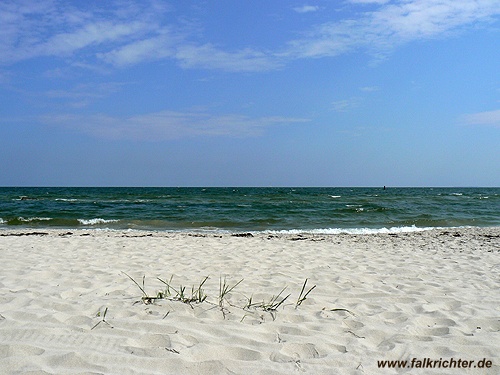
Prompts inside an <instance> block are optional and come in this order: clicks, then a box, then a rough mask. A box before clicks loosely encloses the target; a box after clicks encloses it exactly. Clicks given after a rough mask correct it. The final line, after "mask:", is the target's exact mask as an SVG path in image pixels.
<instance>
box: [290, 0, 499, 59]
mask: <svg viewBox="0 0 500 375" xmlns="http://www.w3.org/2000/svg"><path fill="white" fill-rule="evenodd" d="M377 3H378V7H377V9H376V10H374V11H370V12H365V13H363V14H362V16H361V17H360V18H356V19H344V20H340V21H338V22H329V23H324V24H321V25H319V26H316V27H315V28H313V29H312V30H311V31H309V33H307V34H306V35H305V36H304V37H303V38H300V39H296V40H293V41H291V42H290V43H289V47H290V48H289V50H288V54H289V55H291V56H295V57H302V58H306V57H322V56H337V55H340V54H342V53H345V52H348V51H351V50H353V49H357V48H365V49H368V50H370V51H371V52H372V53H374V54H380V53H382V54H383V53H385V52H386V51H389V50H390V49H392V48H394V47H396V46H398V45H400V44H403V43H407V42H411V41H414V40H418V39H428V38H434V37H441V36H443V35H447V34H448V33H450V32H453V31H456V30H459V29H461V28H464V27H468V26H473V25H476V24H477V23H479V22H489V21H491V20H492V19H493V17H495V16H498V15H499V14H500V2H498V1H491V0H476V1H470V0H399V1H394V2H391V3H383V2H377ZM375 5H377V4H375Z"/></svg>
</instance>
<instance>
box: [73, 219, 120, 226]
mask: <svg viewBox="0 0 500 375" xmlns="http://www.w3.org/2000/svg"><path fill="white" fill-rule="evenodd" d="M117 221H119V220H105V219H101V218H95V219H90V220H86V219H78V222H79V223H80V224H82V225H97V224H106V223H115V222H117Z"/></svg>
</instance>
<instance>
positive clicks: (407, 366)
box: [0, 228, 500, 375]
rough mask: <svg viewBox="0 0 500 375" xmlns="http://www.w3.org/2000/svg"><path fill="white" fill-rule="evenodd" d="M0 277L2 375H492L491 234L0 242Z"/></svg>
mask: <svg viewBox="0 0 500 375" xmlns="http://www.w3.org/2000/svg"><path fill="white" fill-rule="evenodd" d="M0 262H1V264H2V271H1V272H0V373H2V374H290V373H298V374H299V373H305V374H402V373H407V374H481V375H483V374H499V373H500V354H499V353H500V276H499V275H500V228H483V229H479V228H464V229H455V228H449V229H435V230H430V231H423V232H414V233H400V234H374V235H347V234H346V235H329V236H325V235H309V234H304V235H290V234H289V235H269V234H254V235H253V236H244V235H242V236H234V235H231V234H224V235H218V234H217V235H215V234H206V235H205V234H204V235H202V234H188V233H167V232H140V231H107V230H46V229H36V230H35V229H29V230H12V229H9V230H2V231H0ZM207 276H208V279H207V280H206V281H205V282H204V283H203V285H202V288H201V290H199V289H200V288H199V286H200V284H201V283H202V282H203V280H204V279H205V278H206V277H207ZM132 279H133V280H135V282H136V283H137V284H136V283H134V281H133V280H132ZM159 279H161V280H163V281H164V282H166V283H167V284H169V285H170V288H169V287H167V285H166V284H165V283H162V282H161V281H160V280H159ZM306 279H307V284H306V286H305V288H304V290H303V291H302V288H303V286H304V282H305V281H306ZM143 282H144V284H143ZM221 283H222V284H224V283H225V289H226V291H228V293H226V294H225V295H224V296H221V292H220V289H221ZM238 283H239V284H238ZM236 284H237V285H236ZM143 285H144V286H143ZM314 286H315V287H314ZM233 287H234V288H233ZM285 287H286V288H285ZM312 287H314V288H313V289H312V290H310V289H311V288H312ZM141 288H143V289H144V292H143V291H141ZM184 288H185V289H184ZM231 288H233V289H232V290H230V289H231ZM284 288H285V289H284ZM167 289H168V290H167ZM222 289H224V285H223V287H222ZM283 289H284V290H283ZM309 290H310V293H309V294H307V295H306V296H305V297H306V298H305V299H303V297H304V295H305V294H306V293H307V292H308V291H309ZM301 291H302V296H301ZM158 292H161V293H160V294H158ZM280 292H281V294H280ZM222 294H224V293H222ZM288 295H289V296H288ZM287 296H288V298H286V299H285V300H284V301H282V300H283V298H285V297H287ZM153 297H154V298H153ZM156 297H160V298H156ZM221 297H223V298H221ZM381 361H407V362H406V363H404V362H401V363H399V365H398V366H399V367H398V366H396V367H398V368H387V366H388V365H389V363H388V362H387V363H386V362H383V363H382V362H381ZM472 361H473V362H472ZM382 364H385V365H386V368H380V367H381V366H382Z"/></svg>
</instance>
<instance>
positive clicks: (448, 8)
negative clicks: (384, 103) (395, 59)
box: [0, 0, 500, 72]
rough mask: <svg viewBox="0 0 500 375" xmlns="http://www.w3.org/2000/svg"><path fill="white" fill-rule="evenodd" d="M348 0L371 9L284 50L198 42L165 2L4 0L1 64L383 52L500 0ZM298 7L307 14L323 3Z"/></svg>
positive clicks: (236, 62)
mask: <svg viewBox="0 0 500 375" xmlns="http://www.w3.org/2000/svg"><path fill="white" fill-rule="evenodd" d="M344 4H350V5H351V7H353V8H354V9H357V11H356V12H358V11H359V9H370V11H365V12H362V13H355V16H353V17H352V18H344V19H340V20H338V21H332V22H327V23H323V24H320V25H316V26H315V27H312V28H311V29H310V30H309V31H308V32H306V33H304V34H303V37H301V38H298V39H295V40H291V41H290V42H289V43H287V44H286V45H285V46H284V48H283V49H282V50H281V51H279V50H276V51H273V52H271V51H269V50H264V49H262V48H259V47H258V46H257V47H252V48H249V47H238V48H233V49H232V50H228V49H227V48H226V47H225V46H223V45H222V46H221V45H219V44H215V43H216V42H217V41H210V40H209V41H207V40H206V39H204V40H203V41H200V39H199V37H200V36H202V37H205V35H202V34H203V32H202V31H200V30H202V29H198V30H196V32H193V29H192V27H190V26H187V25H188V24H189V22H184V21H182V20H181V21H179V18H174V17H169V13H168V12H169V9H168V7H166V6H165V5H164V3H163V2H157V1H154V0H148V1H143V2H123V1H121V2H106V5H105V6H104V5H103V6H88V5H86V3H85V2H65V1H58V0H46V1H35V0H24V1H15V0H3V1H1V2H0V35H1V36H2V37H1V38H0V64H4V65H10V64H14V63H16V62H18V61H22V60H26V59H31V58H36V57H40V56H53V57H60V58H64V62H65V63H68V64H69V65H70V66H75V65H76V64H78V65H79V66H82V67H83V66H93V67H94V69H95V66H98V65H100V66H108V67H123V66H129V65H132V64H140V63H142V62H147V61H155V60H161V59H174V60H176V61H177V62H178V64H179V65H180V66H182V67H185V68H203V69H220V70H226V71H233V72H239V71H244V72H248V71H266V70H270V69H276V68H279V67H281V66H282V65H283V64H284V63H286V61H287V60H291V59H295V58H318V57H324V56H337V55H340V54H344V53H348V52H350V51H353V50H357V49H365V50H368V51H369V52H370V53H372V54H373V55H375V56H382V57H383V56H385V55H386V54H387V52H389V51H390V50H391V49H392V48H394V47H396V46H398V45H400V44H403V43H407V42H411V41H413V40H417V39H428V38H436V37H441V36H443V35H448V34H449V33H452V32H455V31H457V30H461V29H463V28H465V27H469V26H476V25H477V24H478V23H481V22H488V21H492V20H493V19H495V17H497V16H498V15H499V14H500V1H492V0H475V1H471V0H393V1H390V2H389V1H386V0H349V1H347V2H345V3H344ZM360 4H370V8H360V7H359V5H360ZM77 6H78V7H77ZM293 9H294V10H295V11H296V12H300V13H306V12H314V11H319V10H320V7H318V6H314V5H303V6H299V7H296V8H293ZM339 14H340V13H339ZM176 22H177V23H176Z"/></svg>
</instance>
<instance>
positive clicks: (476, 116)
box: [463, 109, 500, 127]
mask: <svg viewBox="0 0 500 375" xmlns="http://www.w3.org/2000/svg"><path fill="white" fill-rule="evenodd" d="M463 120H464V122H465V123H466V124H469V125H493V126H497V127H500V109H497V110H495V111H488V112H479V113H472V114H468V115H464V116H463Z"/></svg>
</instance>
